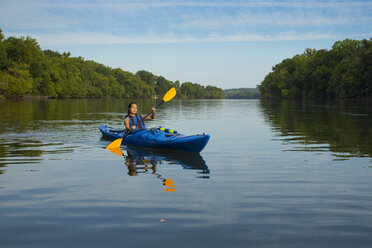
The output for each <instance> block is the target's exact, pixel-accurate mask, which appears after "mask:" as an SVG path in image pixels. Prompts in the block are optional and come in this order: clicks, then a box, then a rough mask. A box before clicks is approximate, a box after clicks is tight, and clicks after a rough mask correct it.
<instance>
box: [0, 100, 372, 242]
mask: <svg viewBox="0 0 372 248" xmlns="http://www.w3.org/2000/svg"><path fill="white" fill-rule="evenodd" d="M128 103H129V101H128V100H116V99H105V100H70V99H68V100H44V101H36V100H30V101H19V100H18V101H16V100H10V101H0V116H1V119H0V240H1V244H2V246H4V247H102V246H105V247H149V246H152V247H154V246H155V247H191V246H193V247H201V246H203V247H371V246H372V236H371V235H370V234H371V233H372V195H371V193H370V192H371V191H372V180H371V178H372V168H371V167H372V161H371V156H372V142H371V140H372V131H371V126H372V104H371V102H368V101H333V102H319V101H318V102H313V101H302V102H298V101H263V100H183V101H181V100H172V101H170V102H168V103H166V104H163V105H162V106H161V107H160V108H159V109H158V111H157V119H156V120H154V121H150V122H148V123H147V126H148V127H157V126H162V127H166V128H172V129H176V130H177V131H178V132H181V133H184V134H195V133H203V132H204V133H208V134H210V135H211V139H210V141H209V144H208V145H207V146H206V148H205V149H204V150H203V151H202V152H201V153H200V154H192V153H191V154H190V153H182V152H181V153H180V152H169V151H161V150H154V149H141V148H138V147H126V146H123V147H122V151H123V154H124V156H116V155H114V154H112V153H111V152H109V151H108V150H105V149H104V147H106V146H107V145H108V144H109V143H110V142H109V141H107V140H104V139H102V138H101V135H100V133H99V131H98V127H99V125H102V124H107V125H110V126H113V127H120V126H121V125H123V117H124V114H125V113H124V112H125V111H126V105H128ZM155 104H156V103H155V101H144V100H138V105H139V111H140V112H142V113H147V112H148V111H149V109H150V108H151V106H153V105H155Z"/></svg>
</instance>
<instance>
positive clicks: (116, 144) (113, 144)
mask: <svg viewBox="0 0 372 248" xmlns="http://www.w3.org/2000/svg"><path fill="white" fill-rule="evenodd" d="M122 141H123V139H117V140H114V141H113V142H111V144H110V145H108V146H107V147H106V149H108V150H111V149H115V148H119V147H120V145H121V142H122Z"/></svg>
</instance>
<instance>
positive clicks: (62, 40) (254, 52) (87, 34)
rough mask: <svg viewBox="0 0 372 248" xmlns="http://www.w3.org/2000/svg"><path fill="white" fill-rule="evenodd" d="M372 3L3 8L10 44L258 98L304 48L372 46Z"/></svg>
mask: <svg viewBox="0 0 372 248" xmlns="http://www.w3.org/2000/svg"><path fill="white" fill-rule="evenodd" d="M371 24H372V1H365V0H364V1H363V0H362V1H242V0H236V1H234V0H233V1H219V0H212V1H201V0H183V1H167V0H164V1H160V0H159V1H158V0H147V1H145V0H144V1H125V0H91V1H88V0H64V1H57V0H0V28H1V29H2V30H3V34H4V35H5V37H9V36H15V37H21V36H28V35H29V36H31V37H32V38H35V39H36V40H37V41H38V43H39V44H40V47H41V48H42V49H51V50H54V51H59V52H61V53H63V52H70V53H71V56H74V57H78V56H81V57H83V58H85V59H86V60H94V61H97V62H99V63H102V64H104V65H107V66H110V67H112V68H118V67H120V68H122V69H124V70H127V71H130V72H132V73H136V72H137V71H138V70H147V71H150V72H152V73H153V74H155V75H158V76H164V77H165V78H167V79H168V80H171V81H175V80H179V81H180V82H181V83H182V82H193V83H199V84H201V85H204V86H207V85H214V86H218V87H220V88H223V89H229V88H241V87H244V88H252V87H255V86H256V85H258V84H260V83H261V82H262V80H263V79H264V78H265V76H266V75H267V74H268V73H269V72H270V71H271V69H272V66H274V65H275V64H277V63H280V62H281V61H282V60H283V59H286V58H291V57H293V56H294V55H296V54H301V53H303V52H304V50H305V49H306V48H315V49H331V48H332V45H333V44H334V42H336V41H339V40H344V39H346V38H351V39H357V40H360V39H370V38H371V37H372V25H371Z"/></svg>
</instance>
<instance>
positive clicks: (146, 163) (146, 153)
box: [123, 146, 210, 192]
mask: <svg viewBox="0 0 372 248" xmlns="http://www.w3.org/2000/svg"><path fill="white" fill-rule="evenodd" d="M123 157H124V159H125V165H126V166H127V168H128V175H130V176H137V175H139V174H143V173H151V174H154V175H155V176H156V177H157V178H159V179H160V180H162V183H163V185H164V186H165V187H166V188H165V189H164V191H169V192H172V191H176V185H175V182H174V180H172V179H169V178H164V177H163V176H162V175H161V174H160V173H159V172H158V165H160V164H165V163H168V164H174V165H181V166H182V168H183V169H187V170H196V171H197V173H198V174H199V175H198V176H197V177H198V178H209V173H210V171H209V169H208V167H207V165H206V163H205V161H204V159H203V157H202V156H201V155H200V154H199V153H190V152H181V151H168V150H159V149H156V150H155V149H147V148H139V147H130V146H127V149H126V152H125V151H124V153H123Z"/></svg>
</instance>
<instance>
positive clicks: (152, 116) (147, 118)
mask: <svg viewBox="0 0 372 248" xmlns="http://www.w3.org/2000/svg"><path fill="white" fill-rule="evenodd" d="M151 110H152V115H151V116H147V117H146V119H145V120H154V119H155V108H152V109H151ZM143 117H145V116H144V115H142V118H143Z"/></svg>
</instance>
